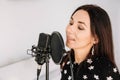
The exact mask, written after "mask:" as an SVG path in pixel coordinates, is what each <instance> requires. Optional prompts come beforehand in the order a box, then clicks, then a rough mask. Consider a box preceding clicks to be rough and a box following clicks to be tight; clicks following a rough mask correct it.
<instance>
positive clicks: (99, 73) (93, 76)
mask: <svg viewBox="0 0 120 80" xmlns="http://www.w3.org/2000/svg"><path fill="white" fill-rule="evenodd" d="M71 58H72V64H73V74H74V80H120V74H119V72H118V69H117V68H116V66H115V65H113V64H112V62H111V61H109V60H108V58H107V57H105V56H99V57H97V56H93V57H92V58H88V59H85V60H84V61H83V62H81V63H80V64H77V63H75V59H74V55H73V54H72V55H71ZM61 69H62V70H61V80H72V78H71V71H70V61H69V59H68V60H67V61H66V63H65V65H64V66H63V68H61Z"/></svg>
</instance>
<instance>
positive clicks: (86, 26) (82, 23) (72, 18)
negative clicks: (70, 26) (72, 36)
mask: <svg viewBox="0 0 120 80" xmlns="http://www.w3.org/2000/svg"><path fill="white" fill-rule="evenodd" d="M71 19H72V20H73V17H71ZM78 23H80V24H83V25H85V26H86V27H87V25H86V24H85V22H82V21H78Z"/></svg>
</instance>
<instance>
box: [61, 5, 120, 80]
mask: <svg viewBox="0 0 120 80" xmlns="http://www.w3.org/2000/svg"><path fill="white" fill-rule="evenodd" d="M66 37H67V40H66V45H67V46H68V47H69V48H70V49H71V51H70V54H69V55H67V56H65V57H64V58H63V61H62V62H61V74H62V75H61V80H72V78H74V80H120V74H119V72H118V69H117V66H116V63H115V60H114V52H113V41H112V30H111V23H110V19H109V16H108V14H107V13H106V11H105V10H103V9H102V8H100V7H99V6H96V5H83V6H80V7H78V8H77V9H76V10H75V11H74V12H73V14H72V16H71V19H70V22H69V24H68V26H67V28H66ZM70 58H71V59H70ZM70 61H71V63H72V64H70ZM71 70H72V71H71ZM72 74H73V76H72Z"/></svg>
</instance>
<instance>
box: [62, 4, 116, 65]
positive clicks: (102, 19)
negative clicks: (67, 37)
mask: <svg viewBox="0 0 120 80" xmlns="http://www.w3.org/2000/svg"><path fill="white" fill-rule="evenodd" d="M78 10H85V11H87V12H88V14H89V17H90V27H91V33H92V35H93V36H97V38H98V43H97V44H95V45H94V49H95V50H94V53H95V55H96V56H107V57H108V59H109V60H110V61H111V62H112V63H113V64H114V65H116V64H115V60H114V50H113V40H112V29H111V22H110V18H109V16H108V14H107V12H106V11H105V10H104V9H102V8H101V7H99V6H97V5H91V4H90V5H83V6H80V7H78V8H77V9H76V10H75V11H74V12H73V14H72V15H71V17H72V16H73V15H74V14H75V13H76V12H77V11H78ZM71 52H72V53H74V51H73V50H71ZM88 56H91V54H89V55H88ZM66 58H68V57H67V56H66ZM65 60H67V59H65ZM65 60H63V62H66V61H65Z"/></svg>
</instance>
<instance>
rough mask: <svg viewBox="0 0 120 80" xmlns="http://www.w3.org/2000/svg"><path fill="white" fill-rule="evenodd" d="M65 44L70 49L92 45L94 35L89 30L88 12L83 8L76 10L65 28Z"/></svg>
mask: <svg viewBox="0 0 120 80" xmlns="http://www.w3.org/2000/svg"><path fill="white" fill-rule="evenodd" d="M66 39H67V40H66V45H67V46H68V47H69V48H72V49H83V48H85V47H87V46H89V47H90V48H91V47H92V45H93V42H94V37H93V36H92V34H91V30H90V18H89V14H88V13H87V11H85V10H78V11H77V12H75V14H74V15H73V16H72V17H71V19H70V22H69V24H68V26H67V28H66Z"/></svg>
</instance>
